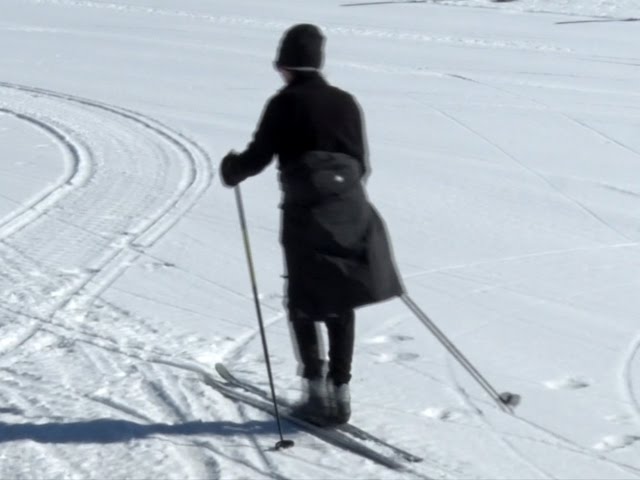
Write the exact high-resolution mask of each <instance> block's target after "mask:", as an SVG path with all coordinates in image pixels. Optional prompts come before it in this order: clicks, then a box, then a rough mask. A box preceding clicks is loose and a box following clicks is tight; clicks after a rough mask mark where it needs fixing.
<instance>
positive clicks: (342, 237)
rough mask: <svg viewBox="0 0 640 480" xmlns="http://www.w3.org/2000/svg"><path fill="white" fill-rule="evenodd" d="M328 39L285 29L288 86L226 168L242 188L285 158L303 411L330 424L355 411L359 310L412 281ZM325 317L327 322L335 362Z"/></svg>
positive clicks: (285, 222) (287, 252)
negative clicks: (321, 327) (391, 235)
mask: <svg viewBox="0 0 640 480" xmlns="http://www.w3.org/2000/svg"><path fill="white" fill-rule="evenodd" d="M324 43H325V38H324V36H323V34H322V32H321V31H320V29H319V28H318V27H316V26H315V25H310V24H300V25H295V26H293V27H292V28H290V29H289V30H288V31H286V32H285V34H284V36H283V38H282V40H281V43H280V46H279V49H278V53H277V57H276V60H275V63H274V66H275V68H276V70H278V72H280V74H281V76H282V78H283V80H284V81H285V86H284V87H283V88H282V89H281V90H279V91H278V92H277V93H276V95H274V96H273V97H272V98H271V99H270V100H269V101H268V102H267V105H266V107H265V109H264V112H263V115H262V119H261V121H260V122H259V124H258V127H257V129H256V131H255V133H254V137H253V140H252V141H251V142H250V143H249V145H248V146H247V149H246V150H245V151H244V152H242V153H236V152H234V151H231V152H229V153H228V154H227V155H226V156H225V157H224V159H223V160H222V163H221V165H220V174H221V177H222V180H223V182H224V184H225V185H226V186H228V187H233V186H235V185H237V184H239V183H240V182H242V181H243V180H245V179H246V178H248V177H250V176H252V175H256V174H258V173H259V172H261V171H262V170H263V169H264V168H265V167H266V166H267V165H268V164H269V163H270V162H271V160H272V158H273V156H274V155H277V157H278V168H279V179H280V184H281V188H282V193H283V196H282V204H281V206H280V207H281V209H282V226H281V227H282V228H281V236H280V241H281V244H282V246H283V249H284V257H285V262H286V268H287V310H288V314H289V321H290V325H291V327H292V331H293V334H294V335H293V336H294V339H295V342H296V343H297V354H298V358H299V360H300V362H301V366H302V377H303V378H304V379H305V380H306V382H305V386H306V388H305V390H306V395H305V399H304V400H303V401H301V402H300V403H299V404H298V406H297V407H296V409H295V410H294V414H296V415H299V416H302V417H304V418H306V419H307V420H309V421H312V422H314V423H316V424H320V425H330V424H342V423H346V422H348V420H349V417H350V415H351V404H350V391H349V381H350V380H351V364H352V358H353V347H354V328H355V326H354V321H355V315H354V309H355V308H357V307H361V306H364V305H369V304H372V303H375V302H380V301H383V300H387V299H390V298H392V297H395V296H399V295H402V294H403V292H404V289H403V286H402V284H401V282H400V280H399V277H398V274H397V272H396V269H395V266H394V263H393V260H392V253H391V248H390V245H389V243H388V240H387V234H386V231H385V228H384V225H383V222H382V220H381V218H380V216H379V215H378V213H377V212H376V211H375V209H374V208H373V207H372V206H371V204H370V203H369V201H368V199H367V197H366V193H365V190H364V186H363V179H364V177H365V176H366V175H367V174H368V173H369V171H368V163H367V159H366V146H365V134H364V131H363V122H362V118H361V111H360V108H359V106H358V104H357V103H356V101H355V99H354V97H353V96H352V95H350V94H349V93H347V92H345V91H343V90H340V89H338V88H336V87H334V86H331V85H329V83H328V82H327V81H326V80H325V78H324V77H323V75H322V74H321V67H322V64H323V60H324ZM320 322H321V323H324V324H325V325H326V328H327V337H328V340H329V352H328V353H329V364H328V369H327V368H326V366H325V364H324V361H323V358H324V352H321V351H320V350H321V348H320V343H319V337H318V334H319V332H318V331H317V329H316V325H317V324H320ZM327 370H328V371H327ZM325 371H326V377H325Z"/></svg>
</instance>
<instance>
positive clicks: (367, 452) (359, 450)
mask: <svg viewBox="0 0 640 480" xmlns="http://www.w3.org/2000/svg"><path fill="white" fill-rule="evenodd" d="M201 373H202V376H203V379H204V383H205V384H206V385H207V386H209V387H211V388H213V389H215V390H216V391H217V392H219V393H220V394H222V395H224V396H225V397H227V398H229V399H231V400H234V401H236V402H240V403H244V404H247V405H250V406H252V407H254V408H257V409H259V410H262V411H263V412H266V413H268V414H270V415H275V411H274V408H273V404H272V403H270V402H268V401H266V400H263V399H261V398H256V397H255V396H254V395H250V394H247V393H243V392H241V391H239V390H238V388H237V386H232V385H231V384H230V383H229V384H227V383H224V382H222V381H219V380H217V379H215V378H214V377H213V376H211V375H209V374H206V373H204V372H201ZM283 407H284V411H280V417H281V418H282V419H284V420H286V421H288V422H290V423H292V424H294V425H296V426H297V427H299V428H300V429H301V430H304V431H306V432H307V433H310V434H311V435H314V436H315V437H317V438H319V439H321V440H324V441H325V442H327V443H329V444H331V445H334V446H336V447H338V448H341V449H343V450H346V451H348V452H351V453H354V454H356V455H359V456H361V457H363V458H366V459H368V460H371V461H373V462H376V463H377V464H379V465H382V466H384V467H387V468H390V469H392V470H400V471H402V470H408V469H407V468H406V466H405V465H403V464H402V463H400V462H398V461H397V460H396V459H395V458H393V457H392V456H387V455H384V454H382V453H379V452H377V451H375V450H373V449H372V448H369V447H368V446H366V445H364V444H363V443H361V442H359V441H357V440H354V439H353V438H351V437H350V436H349V435H347V434H345V433H342V432H339V431H336V430H333V429H326V428H321V427H318V426H316V425H313V424H312V423H309V422H306V421H305V420H302V419H301V418H297V417H294V416H293V415H290V414H289V413H288V408H287V407H286V406H285V405H283ZM279 410H280V409H279Z"/></svg>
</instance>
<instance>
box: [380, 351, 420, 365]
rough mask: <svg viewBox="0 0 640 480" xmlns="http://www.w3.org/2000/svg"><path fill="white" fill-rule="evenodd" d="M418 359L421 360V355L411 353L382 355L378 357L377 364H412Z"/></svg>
mask: <svg viewBox="0 0 640 480" xmlns="http://www.w3.org/2000/svg"><path fill="white" fill-rule="evenodd" d="M418 358H420V355H418V354H417V353H411V352H400V353H381V354H379V355H377V357H376V362H377V363H391V362H397V361H403V362H410V361H412V360H416V359H418Z"/></svg>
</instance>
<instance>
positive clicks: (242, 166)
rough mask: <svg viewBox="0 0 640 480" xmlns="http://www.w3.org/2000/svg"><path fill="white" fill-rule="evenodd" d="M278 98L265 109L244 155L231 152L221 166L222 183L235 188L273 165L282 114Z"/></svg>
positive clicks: (271, 101) (272, 100)
mask: <svg viewBox="0 0 640 480" xmlns="http://www.w3.org/2000/svg"><path fill="white" fill-rule="evenodd" d="M278 105H279V102H278V97H274V98H272V99H271V100H270V101H269V103H267V106H266V107H265V110H264V113H263V114H262V119H261V120H260V123H259V124H258V128H257V129H256V131H255V133H254V134H253V140H252V141H251V142H250V143H249V145H248V146H247V149H246V150H245V151H244V152H242V153H236V152H234V151H231V152H229V153H228V154H227V155H226V156H225V157H224V158H223V159H222V163H221V164H220V175H221V176H222V181H223V182H224V184H225V185H227V186H228V187H234V186H236V185H238V184H239V183H240V182H242V181H243V180H245V179H246V178H248V177H251V176H253V175H257V174H258V173H260V172H261V171H262V170H264V168H265V167H266V166H267V165H269V163H271V160H272V159H273V155H274V154H275V153H276V151H277V149H278V140H279V128H280V113H279V107H278Z"/></svg>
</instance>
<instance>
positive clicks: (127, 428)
mask: <svg viewBox="0 0 640 480" xmlns="http://www.w3.org/2000/svg"><path fill="white" fill-rule="evenodd" d="M289 430H290V432H293V431H295V429H293V428H290V429H289ZM290 432H289V433H290ZM267 434H269V435H275V434H277V429H276V428H275V425H274V422H273V421H255V420H254V421H249V422H245V423H234V422H226V421H219V422H186V423H181V424H176V425H170V424H164V423H154V424H143V423H136V422H130V421H127V420H112V419H97V420H87V421H82V422H68V423H67V422H61V423H41V424H40V423H18V424H8V423H4V422H0V443H4V442H13V441H17V440H33V441H35V442H39V443H118V442H127V441H129V440H136V439H143V438H148V437H153V436H154V435H183V436H188V435H214V436H222V437H226V436H235V435H267Z"/></svg>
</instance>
